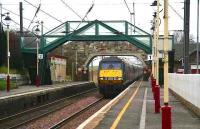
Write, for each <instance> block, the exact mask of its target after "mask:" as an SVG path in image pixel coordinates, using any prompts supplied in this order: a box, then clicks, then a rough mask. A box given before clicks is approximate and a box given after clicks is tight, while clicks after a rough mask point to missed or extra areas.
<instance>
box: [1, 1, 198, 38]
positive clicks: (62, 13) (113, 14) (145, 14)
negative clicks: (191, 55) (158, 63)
mask: <svg viewBox="0 0 200 129" xmlns="http://www.w3.org/2000/svg"><path fill="white" fill-rule="evenodd" d="M21 1H22V2H23V8H24V11H23V13H24V18H28V19H30V20H31V19H32V18H33V16H34V14H35V11H36V8H34V7H33V6H31V5H30V4H28V3H27V2H25V1H24V0H21ZM27 1H28V2H30V3H32V4H34V5H36V6H37V7H38V5H39V4H40V2H41V8H40V9H41V10H43V11H45V12H47V13H49V14H51V15H52V16H54V17H55V18H57V19H58V20H60V21H62V22H65V21H70V20H81V19H80V17H82V18H83V17H84V16H85V14H86V12H87V11H88V9H89V8H90V7H91V5H92V3H94V7H93V9H92V10H91V12H90V13H89V14H88V16H87V18H88V20H95V19H98V20H127V21H130V13H129V11H128V9H127V7H126V5H125V3H124V0H63V1H65V2H66V3H67V4H68V5H69V6H70V7H71V8H72V9H73V10H74V11H75V12H76V13H77V14H78V15H79V16H80V17H79V16H77V15H76V14H75V13H74V12H72V11H71V10H70V9H69V8H68V7H67V6H66V5H64V4H63V2H62V0H27ZM126 1H127V3H128V6H129V8H130V10H131V11H132V10H133V6H132V3H133V2H135V12H136V26H138V27H140V28H142V29H143V30H145V31H147V32H149V33H150V32H151V31H150V28H151V23H150V21H151V20H152V19H153V16H152V14H153V12H154V11H155V10H154V8H153V7H151V6H150V4H151V3H152V2H153V1H154V0H126ZM160 1H161V4H162V5H163V0H160ZM0 2H1V3H2V7H3V10H2V13H6V12H7V11H8V10H10V11H12V12H14V13H16V14H19V2H20V0H0ZM169 3H170V5H171V6H172V7H173V8H174V9H175V10H176V11H177V12H178V13H179V15H181V16H182V17H183V6H184V5H183V0H169ZM162 7H163V6H161V8H162ZM196 7H197V0H191V13H190V14H191V15H190V16H191V17H190V18H191V20H190V23H191V24H190V33H191V34H192V35H194V37H195V38H196V16H197V13H196ZM160 15H161V18H162V17H163V12H161V13H160ZM10 17H11V18H12V19H13V20H14V21H16V22H17V23H19V17H18V16H17V15H15V14H13V13H11V14H10ZM36 20H42V21H44V26H45V27H46V29H45V31H47V30H50V29H52V28H54V27H56V26H58V25H60V24H61V22H59V21H58V20H55V19H53V18H51V17H49V16H47V15H46V14H44V13H43V12H42V11H39V12H38V14H37V17H36V18H35V21H36ZM162 23H163V20H162ZM29 24H30V21H29V20H25V19H24V27H25V28H28V26H29ZM33 26H34V24H32V25H31V26H30V29H31V28H32V27H33ZM160 27H161V28H160V33H161V34H162V33H163V24H161V25H160ZM11 28H19V26H18V25H16V24H14V23H12V24H11ZM169 29H170V30H183V20H182V19H181V18H180V17H179V16H178V15H177V14H176V13H175V12H174V11H172V9H171V8H169Z"/></svg>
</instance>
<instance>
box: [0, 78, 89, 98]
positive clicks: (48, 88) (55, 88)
mask: <svg viewBox="0 0 200 129" xmlns="http://www.w3.org/2000/svg"><path fill="white" fill-rule="evenodd" d="M86 83H90V82H83V83H75V84H66V85H64V86H63V84H59V85H57V86H59V87H44V88H45V89H41V90H34V91H28V92H24V93H17V94H14V95H7V96H3V97H0V100H1V99H8V98H14V97H19V96H23V95H29V94H33V93H41V92H43V93H45V92H46V91H50V90H57V89H62V88H63V87H67V86H74V85H79V84H86Z"/></svg>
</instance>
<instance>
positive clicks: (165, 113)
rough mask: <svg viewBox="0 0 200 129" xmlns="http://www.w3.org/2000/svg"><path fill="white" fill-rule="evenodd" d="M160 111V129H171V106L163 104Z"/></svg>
mask: <svg viewBox="0 0 200 129" xmlns="http://www.w3.org/2000/svg"><path fill="white" fill-rule="evenodd" d="M161 110H162V129H171V128H172V118H171V106H169V105H168V103H165V104H164V106H162V108H161Z"/></svg>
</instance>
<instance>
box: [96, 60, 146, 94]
mask: <svg viewBox="0 0 200 129" xmlns="http://www.w3.org/2000/svg"><path fill="white" fill-rule="evenodd" d="M142 74H143V66H141V65H137V64H134V63H131V62H130V61H128V60H126V59H121V58H119V57H112V56H111V57H107V58H104V59H102V60H101V61H100V62H99V69H98V87H99V92H100V93H101V94H103V95H104V96H105V97H112V96H116V95H117V94H119V93H120V92H121V91H122V90H124V89H125V88H126V87H127V86H128V85H129V84H131V83H132V82H133V81H135V80H136V79H138V78H139V77H141V76H142Z"/></svg>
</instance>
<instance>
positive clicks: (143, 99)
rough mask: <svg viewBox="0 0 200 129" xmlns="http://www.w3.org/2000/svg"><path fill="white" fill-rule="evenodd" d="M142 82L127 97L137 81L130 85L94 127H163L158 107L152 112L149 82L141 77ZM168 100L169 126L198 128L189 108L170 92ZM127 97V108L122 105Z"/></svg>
mask: <svg viewBox="0 0 200 129" xmlns="http://www.w3.org/2000/svg"><path fill="white" fill-rule="evenodd" d="M141 84H142V85H141V87H140V88H139V89H138V92H137V93H136V95H135V97H134V98H133V99H132V100H131V99H130V98H131V96H133V94H134V92H135V91H136V88H137V85H139V83H137V85H135V86H131V88H130V89H129V91H128V92H127V94H126V95H125V96H124V97H123V98H122V99H120V100H119V101H118V102H117V103H116V104H115V105H114V106H113V107H111V109H110V110H109V111H108V112H107V113H105V115H104V118H103V120H101V121H99V124H98V125H97V126H96V127H95V129H115V128H116V129H162V112H161V110H160V113H155V112H154V99H153V95H152V91H151V87H150V82H145V81H143V82H142V83H141ZM160 91H161V92H160V94H161V97H160V98H161V106H162V105H163V89H162V88H161V90H160ZM169 100H170V102H169V105H170V106H172V129H200V118H199V117H198V116H196V115H195V114H193V113H192V112H191V111H189V110H188V109H187V108H186V107H185V106H184V105H182V104H181V102H180V101H179V100H178V99H176V98H175V97H174V96H172V94H171V93H170V96H169ZM128 101H130V104H129V105H128V107H127V109H124V107H126V106H127V103H128ZM122 110H124V114H123V113H122V112H123V111H122ZM120 115H121V117H120ZM116 121H117V122H116ZM113 125H115V126H113ZM87 128H88V127H87Z"/></svg>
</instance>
